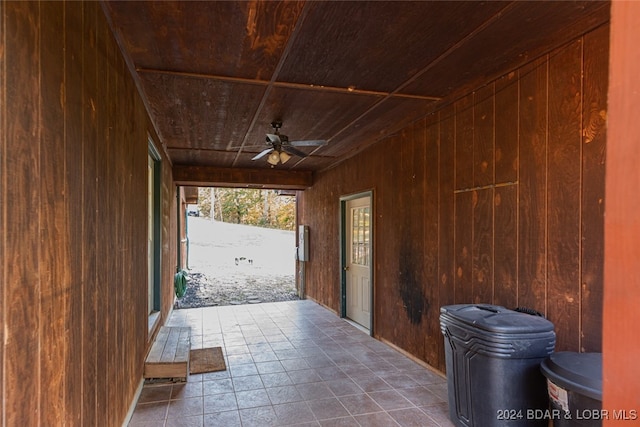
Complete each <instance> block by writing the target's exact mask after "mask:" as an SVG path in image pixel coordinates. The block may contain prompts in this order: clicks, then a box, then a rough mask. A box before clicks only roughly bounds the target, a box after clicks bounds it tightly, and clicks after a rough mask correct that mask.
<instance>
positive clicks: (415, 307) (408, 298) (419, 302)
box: [398, 235, 429, 325]
mask: <svg viewBox="0 0 640 427" xmlns="http://www.w3.org/2000/svg"><path fill="white" fill-rule="evenodd" d="M409 242H411V239H410V238H409V236H406V235H405V236H404V238H403V239H402V243H401V244H400V259H399V263H398V266H399V277H398V288H399V291H400V297H401V298H402V306H403V307H404V310H405V313H406V315H407V318H408V319H409V321H410V322H411V324H413V325H419V324H420V323H421V322H422V316H423V315H424V314H426V313H427V311H428V310H429V303H428V302H427V300H426V298H425V295H424V290H423V288H422V284H421V283H420V280H419V278H418V277H417V274H416V271H418V269H417V268H416V267H417V266H418V264H416V260H415V259H414V257H415V256H417V255H418V254H415V253H414V251H412V250H411V245H410V243H409Z"/></svg>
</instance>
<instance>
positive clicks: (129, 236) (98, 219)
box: [0, 1, 176, 426]
mask: <svg viewBox="0 0 640 427" xmlns="http://www.w3.org/2000/svg"><path fill="white" fill-rule="evenodd" d="M0 22H2V24H1V25H0V70H2V71H0V94H1V98H0V123H1V126H0V128H1V132H0V138H1V139H0V142H1V143H2V144H1V150H2V151H1V152H0V235H1V236H2V239H0V240H1V244H0V259H1V260H2V261H1V264H0V268H1V273H0V275H1V276H0V277H1V279H2V280H1V283H0V343H2V345H0V399H1V401H2V410H1V411H0V425H8V426H13V425H25V426H27V425H29V426H36V425H43V426H45V425H46V426H57V425H78V426H89V425H91V426H100V425H109V426H113V425H120V424H121V423H122V422H123V420H124V418H125V416H126V414H127V411H128V409H129V406H130V405H131V403H132V400H133V398H134V395H135V392H136V390H137V388H138V386H139V384H140V381H141V379H142V369H143V364H144V357H145V355H146V352H147V346H148V344H149V339H148V338H149V337H148V336H147V328H148V326H147V323H148V322H147V268H146V265H147V258H146V253H147V249H146V233H147V230H146V228H147V214H146V211H147V197H146V192H147V141H148V138H149V136H148V135H149V132H150V129H151V126H150V121H149V118H148V116H147V114H146V111H145V109H144V106H143V103H142V100H141V98H140V97H139V96H138V94H137V91H136V88H135V85H134V82H133V80H132V78H131V76H130V74H129V72H128V70H127V68H126V66H125V62H124V60H123V58H122V56H121V54H120V51H119V49H118V46H117V44H116V42H115V40H114V39H113V36H112V33H111V30H110V28H109V27H108V25H107V22H106V20H105V16H104V14H103V12H102V9H101V6H100V3H97V2H49V1H43V2H0ZM165 163H168V162H166V159H165ZM175 194H176V193H175V187H174V185H173V181H172V178H171V167H170V166H169V165H166V167H164V168H163V186H162V202H163V203H162V209H163V214H162V216H163V224H162V243H163V251H162V255H163V260H164V261H165V262H164V263H163V266H162V269H163V271H162V275H163V278H164V279H163V287H164V288H163V302H162V305H163V307H162V308H163V310H162V312H163V315H165V316H166V314H167V313H168V312H169V310H170V308H171V305H172V302H173V298H172V296H173V283H172V277H173V272H174V268H175V266H173V265H172V263H173V262H174V261H172V260H175V254H176V220H175V217H176V216H175V212H176V196H175Z"/></svg>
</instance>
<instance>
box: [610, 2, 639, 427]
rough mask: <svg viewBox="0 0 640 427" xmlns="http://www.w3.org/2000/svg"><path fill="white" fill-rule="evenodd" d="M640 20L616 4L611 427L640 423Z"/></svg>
mask: <svg viewBox="0 0 640 427" xmlns="http://www.w3.org/2000/svg"><path fill="white" fill-rule="evenodd" d="M639 20H640V3H638V2H627V1H614V2H612V5H611V60H610V70H611V79H610V88H609V103H610V112H611V120H610V121H609V123H608V127H609V135H610V137H611V141H615V143H612V144H609V146H608V147H607V179H606V190H607V202H606V205H607V217H606V220H605V230H606V245H605V247H606V250H605V254H606V255H605V272H604V274H605V283H606V286H605V293H604V304H605V309H604V348H605V352H604V355H603V357H604V359H603V364H604V366H603V384H602V385H603V398H604V401H603V408H604V409H607V410H608V411H609V412H610V413H612V414H618V415H617V416H615V415H614V416H611V417H609V419H607V420H605V421H604V422H603V425H604V426H606V427H609V426H628V425H631V424H637V423H638V421H637V417H638V410H640V381H638V378H640V365H639V364H638V355H640V340H639V339H638V324H640V310H638V301H639V300H640V275H638V270H639V269H640V263H638V260H640V239H639V238H638V236H640V216H638V211H639V210H640V199H638V197H637V187H638V183H640V169H639V168H638V164H639V163H640V133H638V132H637V131H636V126H637V123H638V117H639V116H640V104H638V100H637V94H638V93H639V92H640V81H639V80H638V73H640V51H639V50H638V40H640V28H639V27H638V21H639ZM632 411H633V412H632ZM625 416H626V418H625Z"/></svg>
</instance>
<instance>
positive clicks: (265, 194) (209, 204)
mask: <svg viewBox="0 0 640 427" xmlns="http://www.w3.org/2000/svg"><path fill="white" fill-rule="evenodd" d="M198 195H199V197H198V206H199V208H200V212H201V213H202V215H203V216H205V217H209V218H212V219H214V218H215V219H216V220H218V221H222V222H231V223H236V224H248V225H257V226H260V227H268V228H277V229H282V230H293V229H294V227H295V222H296V218H295V211H296V207H295V197H293V196H280V195H279V194H278V192H277V191H275V190H257V189H248V188H212V189H209V188H200V189H199V191H198Z"/></svg>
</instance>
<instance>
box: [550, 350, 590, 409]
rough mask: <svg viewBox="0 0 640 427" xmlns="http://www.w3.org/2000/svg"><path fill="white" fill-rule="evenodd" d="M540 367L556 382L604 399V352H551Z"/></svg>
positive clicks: (569, 388)
mask: <svg viewBox="0 0 640 427" xmlns="http://www.w3.org/2000/svg"><path fill="white" fill-rule="evenodd" d="M540 369H541V370H542V373H543V374H544V376H545V377H547V378H548V379H550V380H551V381H552V382H553V383H554V384H556V385H558V386H560V387H562V388H564V389H566V390H570V391H574V392H576V393H579V394H581V395H583V396H587V397H590V398H592V399H596V400H599V401H602V353H576V352H572V351H559V352H557V353H551V355H550V356H549V357H548V358H547V359H545V360H544V361H543V362H542V363H541V364H540Z"/></svg>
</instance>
